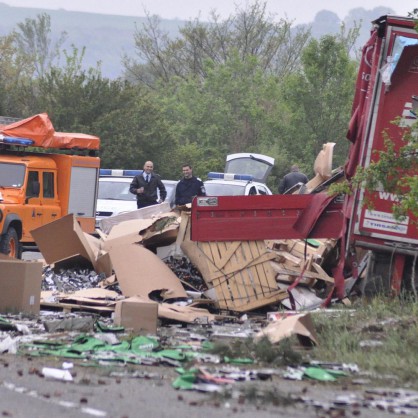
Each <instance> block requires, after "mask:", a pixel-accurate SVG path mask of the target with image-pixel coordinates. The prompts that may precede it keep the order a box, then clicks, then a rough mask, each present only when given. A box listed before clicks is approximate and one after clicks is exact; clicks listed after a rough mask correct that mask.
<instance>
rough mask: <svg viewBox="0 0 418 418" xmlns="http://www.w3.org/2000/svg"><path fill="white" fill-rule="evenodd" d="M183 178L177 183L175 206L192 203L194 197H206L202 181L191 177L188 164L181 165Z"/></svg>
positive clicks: (190, 168)
mask: <svg viewBox="0 0 418 418" xmlns="http://www.w3.org/2000/svg"><path fill="white" fill-rule="evenodd" d="M182 169H183V178H182V179H181V180H180V181H179V182H178V183H177V186H176V198H175V202H174V203H175V204H176V205H177V206H181V205H185V204H187V203H192V200H193V198H194V197H195V196H206V191H205V186H204V184H203V182H202V180H200V179H198V178H197V177H195V176H194V175H193V169H192V166H191V165H190V164H183V166H182Z"/></svg>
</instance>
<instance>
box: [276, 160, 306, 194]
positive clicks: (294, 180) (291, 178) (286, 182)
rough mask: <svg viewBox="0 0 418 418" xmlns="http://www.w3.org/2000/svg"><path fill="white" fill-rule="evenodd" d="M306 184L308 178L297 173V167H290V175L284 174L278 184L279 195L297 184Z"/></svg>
mask: <svg viewBox="0 0 418 418" xmlns="http://www.w3.org/2000/svg"><path fill="white" fill-rule="evenodd" d="M307 182H308V177H306V175H305V174H303V173H301V172H300V171H299V167H298V166H297V165H296V164H295V165H292V168H291V169H290V173H288V174H286V175H285V176H284V177H283V178H282V180H281V182H280V184H279V193H280V194H283V193H284V192H285V191H286V190H288V189H290V188H291V187H293V186H295V185H296V184H298V183H303V184H306V183H307Z"/></svg>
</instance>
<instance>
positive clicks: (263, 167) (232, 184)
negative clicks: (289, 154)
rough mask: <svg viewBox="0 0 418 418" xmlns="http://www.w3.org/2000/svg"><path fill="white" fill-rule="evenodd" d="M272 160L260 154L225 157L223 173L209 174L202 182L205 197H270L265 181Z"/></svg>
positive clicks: (272, 163)
mask: <svg viewBox="0 0 418 418" xmlns="http://www.w3.org/2000/svg"><path fill="white" fill-rule="evenodd" d="M273 165H274V158H271V157H268V156H267V155H262V154H253V153H238V154H230V155H228V156H227V157H226V166H225V172H224V173H216V172H210V173H209V174H208V180H206V181H205V182H204V184H205V189H206V196H248V195H271V194H273V193H272V191H271V190H270V189H269V188H268V187H267V186H266V184H265V183H266V180H267V177H268V175H269V174H270V171H271V169H272V168H273Z"/></svg>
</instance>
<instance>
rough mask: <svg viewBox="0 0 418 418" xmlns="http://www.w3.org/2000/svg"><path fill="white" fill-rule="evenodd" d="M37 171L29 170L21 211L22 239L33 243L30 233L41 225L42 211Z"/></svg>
mask: <svg viewBox="0 0 418 418" xmlns="http://www.w3.org/2000/svg"><path fill="white" fill-rule="evenodd" d="M40 194H41V189H40V181H39V171H37V170H36V171H35V170H30V171H29V172H28V177H27V183H26V196H25V205H24V209H23V216H22V217H23V237H22V238H23V239H22V241H33V239H32V237H31V235H30V231H31V230H32V229H35V228H38V227H39V226H41V225H42V224H43V209H42V205H41V199H40Z"/></svg>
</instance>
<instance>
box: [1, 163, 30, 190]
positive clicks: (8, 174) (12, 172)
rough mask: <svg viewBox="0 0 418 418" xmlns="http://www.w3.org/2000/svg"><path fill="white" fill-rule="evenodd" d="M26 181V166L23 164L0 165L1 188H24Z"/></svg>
mask: <svg viewBox="0 0 418 418" xmlns="http://www.w3.org/2000/svg"><path fill="white" fill-rule="evenodd" d="M24 180H25V166H24V165H23V164H9V163H1V164H0V186H3V187H22V185H23V182H24Z"/></svg>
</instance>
